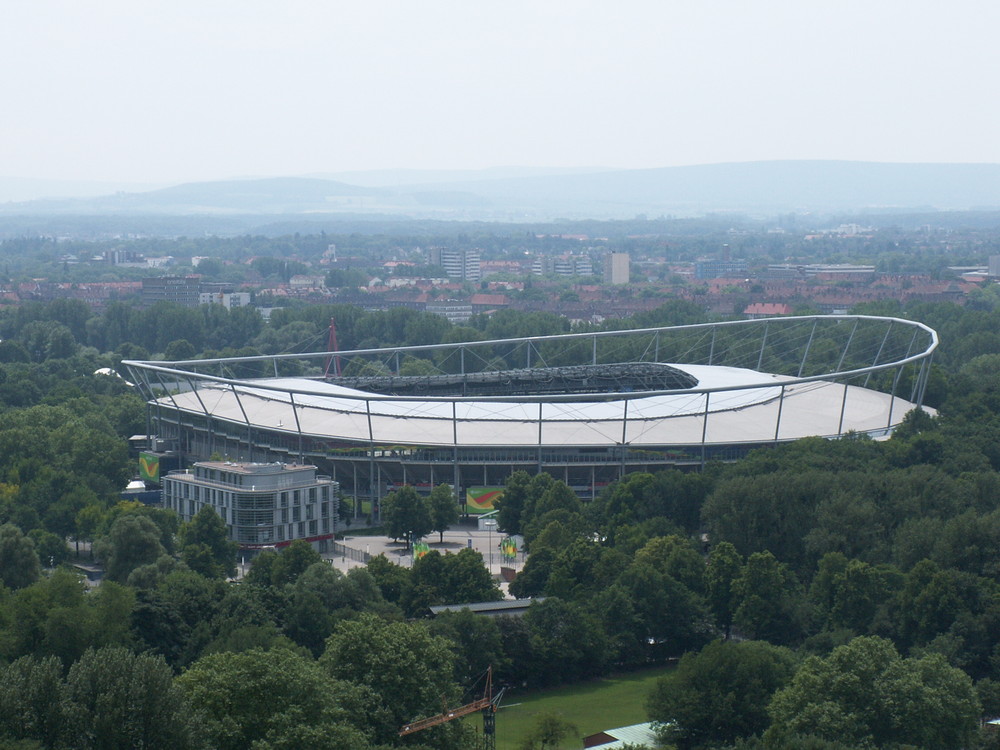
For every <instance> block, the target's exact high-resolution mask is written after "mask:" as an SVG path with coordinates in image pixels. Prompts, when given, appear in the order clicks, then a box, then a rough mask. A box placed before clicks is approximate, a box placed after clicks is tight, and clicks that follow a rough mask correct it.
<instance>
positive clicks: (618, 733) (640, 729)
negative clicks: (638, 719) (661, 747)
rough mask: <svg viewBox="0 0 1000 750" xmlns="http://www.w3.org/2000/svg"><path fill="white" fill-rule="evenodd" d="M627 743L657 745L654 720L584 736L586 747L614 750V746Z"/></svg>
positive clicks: (621, 745) (617, 746)
mask: <svg viewBox="0 0 1000 750" xmlns="http://www.w3.org/2000/svg"><path fill="white" fill-rule="evenodd" d="M626 744H631V745H648V746H649V747H656V746H657V741H656V732H654V731H653V722H651V721H647V722H646V723H645V724H632V725H631V726H628V727H618V728H617V729H606V730H605V731H603V732H598V733H597V734H591V735H589V736H587V737H584V738H583V746H584V747H585V748H592V747H593V748H600V750H612V748H619V747H624V746H625V745H626Z"/></svg>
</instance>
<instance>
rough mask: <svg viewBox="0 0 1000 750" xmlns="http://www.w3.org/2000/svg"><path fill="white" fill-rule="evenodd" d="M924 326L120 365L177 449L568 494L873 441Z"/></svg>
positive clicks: (691, 328) (893, 410)
mask: <svg viewBox="0 0 1000 750" xmlns="http://www.w3.org/2000/svg"><path fill="white" fill-rule="evenodd" d="M937 345H938V339H937V334H936V333H935V332H934V331H933V330H932V329H930V328H928V327H927V326H925V325H923V324H921V323H917V322H914V321H908V320H902V319H898V318H888V317H873V316H804V317H789V318H773V319H769V320H753V321H734V322H725V323H714V324H703V325H688V326H673V327H664V328H649V329H641V330H625V331H602V332H590V333H575V334H565V335H558V336H542V337H529V338H516V339H504V340H494V341H471V342H465V343H455V344H441V345H431V346H419V347H400V348H385V349H368V350H356V351H345V352H337V353H330V352H312V353H307V354H282V355H273V356H260V357H242V358H231V359H213V360H192V361H184V362H140V361H126V362H124V363H123V364H124V365H125V366H126V367H127V368H128V371H129V373H130V376H129V377H130V379H131V380H132V381H133V382H134V383H136V384H137V385H138V387H139V388H140V389H141V391H142V393H143V396H144V398H145V399H146V401H147V404H148V410H147V414H148V429H147V432H148V433H149V434H150V435H156V436H157V440H158V441H159V442H160V443H162V442H163V441H167V442H168V443H169V444H171V445H174V446H175V447H176V449H177V450H179V451H180V452H181V454H182V456H183V457H184V459H185V461H187V462H193V461H198V460H205V459H208V458H209V457H212V456H215V457H216V458H217V459H218V458H220V457H221V458H222V459H223V460H232V461H247V462H261V463H264V462H298V463H300V464H302V463H310V464H315V465H316V466H318V467H320V470H321V471H323V472H324V474H329V475H330V476H331V477H332V478H333V480H334V481H337V482H339V483H340V486H341V487H342V489H343V491H344V493H345V494H346V495H347V496H353V497H357V498H362V499H363V500H366V501H367V500H370V501H373V503H374V504H375V507H377V503H378V501H379V499H380V498H381V497H382V496H383V495H384V494H385V493H386V492H388V491H389V490H391V489H392V488H393V487H395V486H398V485H402V484H411V485H414V486H416V487H421V486H424V487H430V486H434V485H437V484H441V483H448V484H452V485H453V486H454V487H456V488H457V490H458V492H460V493H461V494H462V495H465V494H466V493H470V492H471V493H473V494H474V492H475V490H474V488H484V489H485V488H491V487H497V486H500V485H502V484H503V482H504V480H505V479H506V477H507V476H509V475H510V474H511V473H512V472H514V471H517V470H520V469H524V470H527V471H529V472H536V471H547V472H549V473H551V474H552V475H553V476H555V477H556V478H558V479H563V480H564V481H566V482H567V484H569V485H571V486H572V487H574V488H575V489H576V490H577V492H578V493H579V494H580V495H581V496H583V497H591V496H593V495H594V494H596V493H597V492H599V491H600V489H601V487H602V486H603V485H605V484H607V483H608V482H611V481H613V480H615V479H617V478H618V477H620V476H621V475H623V474H625V473H627V472H631V471H655V470H659V469H662V468H665V467H670V466H679V467H684V466H691V467H693V466H701V465H704V463H705V462H706V461H712V460H734V459H737V458H739V457H741V456H743V455H745V454H746V453H747V452H748V451H749V450H751V449H753V448H757V447H761V446H765V445H773V444H777V443H782V442H787V441H792V440H796V439H799V438H802V437H807V436H822V437H826V438H835V437H838V436H842V435H845V434H848V433H860V434H865V435H868V436H871V437H873V438H876V439H881V438H885V437H888V436H889V435H890V434H891V433H892V430H893V429H894V428H895V427H896V426H897V425H898V424H899V423H900V422H901V421H902V420H903V418H904V417H905V415H906V413H907V412H909V411H910V410H911V409H913V408H920V407H921V405H922V403H923V398H924V392H925V389H926V385H927V380H928V375H929V371H930V363H931V358H932V356H933V353H934V351H935V349H936V348H937Z"/></svg>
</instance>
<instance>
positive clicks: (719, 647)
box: [647, 641, 795, 749]
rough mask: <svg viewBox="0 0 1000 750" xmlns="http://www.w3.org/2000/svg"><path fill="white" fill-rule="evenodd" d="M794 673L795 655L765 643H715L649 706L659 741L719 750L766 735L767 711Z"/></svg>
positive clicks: (685, 660)
mask: <svg viewBox="0 0 1000 750" xmlns="http://www.w3.org/2000/svg"><path fill="white" fill-rule="evenodd" d="M794 671H795V657H794V655H793V654H792V652H791V651H789V650H788V649H786V648H781V647H779V646H772V645H771V644H769V643H764V642H762V641H743V642H741V643H731V642H728V641H712V642H711V643H709V644H708V645H707V646H705V648H703V649H702V650H701V651H699V652H697V653H695V652H689V653H687V654H685V655H684V656H683V657H682V658H681V660H680V663H679V664H678V665H677V669H676V670H675V671H674V672H673V673H671V674H670V675H668V676H666V677H663V678H660V679H659V680H658V681H657V683H656V687H655V688H654V690H653V692H652V694H651V695H650V697H649V700H648V702H647V710H648V711H649V716H650V718H651V719H652V720H653V721H655V722H658V723H659V725H660V729H659V735H660V737H661V739H662V740H664V741H666V742H671V743H675V744H676V745H677V747H679V748H682V749H683V748H697V747H718V746H719V745H721V744H723V743H731V742H734V741H736V740H737V739H739V738H741V737H750V736H751V735H754V734H759V733H761V732H763V731H764V730H765V729H766V728H767V726H768V724H769V718H768V714H767V706H768V704H769V703H770V701H771V696H772V695H773V694H774V692H775V691H776V690H778V689H779V688H782V687H784V686H785V684H786V683H787V682H788V681H789V680H790V679H791V677H792V674H793V673H794Z"/></svg>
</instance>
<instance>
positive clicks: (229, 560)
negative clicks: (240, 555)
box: [180, 505, 237, 578]
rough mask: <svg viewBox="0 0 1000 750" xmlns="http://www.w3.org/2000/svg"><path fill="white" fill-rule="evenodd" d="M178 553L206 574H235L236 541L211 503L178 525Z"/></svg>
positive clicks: (189, 564) (219, 576)
mask: <svg viewBox="0 0 1000 750" xmlns="http://www.w3.org/2000/svg"><path fill="white" fill-rule="evenodd" d="M180 543H181V556H182V558H183V560H184V562H185V563H187V566H188V567H189V568H191V569H192V570H194V571H196V572H198V573H201V574H202V575H204V576H208V577H209V578H225V577H230V576H234V575H236V551H237V545H236V542H233V541H231V540H230V539H229V532H228V530H227V529H226V522H225V521H223V520H222V518H221V517H220V516H219V514H218V513H216V512H215V510H213V509H212V507H211V506H210V505H203V506H202V507H201V510H199V511H198V512H197V513H196V514H195V516H194V518H192V519H191V520H190V521H189V522H188V523H185V524H183V525H182V526H181V529H180Z"/></svg>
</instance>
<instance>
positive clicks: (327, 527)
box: [323, 518, 330, 534]
mask: <svg viewBox="0 0 1000 750" xmlns="http://www.w3.org/2000/svg"><path fill="white" fill-rule="evenodd" d="M323 533H324V534H329V533H330V519H329V518H324V519H323Z"/></svg>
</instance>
